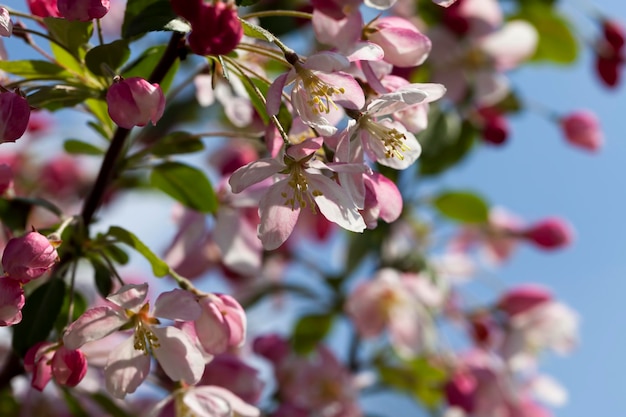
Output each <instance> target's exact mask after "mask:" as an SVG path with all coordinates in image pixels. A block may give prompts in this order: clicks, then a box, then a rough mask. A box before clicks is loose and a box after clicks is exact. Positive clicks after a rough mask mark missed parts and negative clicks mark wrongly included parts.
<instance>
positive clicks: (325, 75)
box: [267, 52, 365, 135]
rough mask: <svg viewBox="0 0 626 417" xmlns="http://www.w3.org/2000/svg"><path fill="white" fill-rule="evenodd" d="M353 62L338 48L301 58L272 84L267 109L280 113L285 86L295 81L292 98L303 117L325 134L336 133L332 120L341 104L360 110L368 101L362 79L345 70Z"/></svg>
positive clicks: (335, 117) (336, 116) (270, 112)
mask: <svg viewBox="0 0 626 417" xmlns="http://www.w3.org/2000/svg"><path fill="white" fill-rule="evenodd" d="M349 65H350V62H349V61H348V59H347V58H346V57H344V56H343V55H340V54H337V53H334V52H320V53H317V54H313V55H311V56H309V57H308V58H307V60H306V61H305V62H301V61H299V60H297V61H296V62H294V63H293V66H292V68H291V70H289V71H288V72H286V73H284V74H282V75H280V76H279V77H278V78H276V80H274V82H273V83H272V85H271V86H270V88H269V90H268V93H267V112H268V113H269V114H270V115H276V114H278V111H279V109H280V103H281V98H282V91H283V88H284V87H285V85H287V84H290V83H294V86H293V89H292V90H291V102H292V105H293V107H294V109H295V110H296V112H297V113H298V115H299V116H300V117H301V118H302V121H303V122H304V123H306V124H307V125H309V126H311V127H312V128H314V129H315V130H316V131H317V132H318V133H319V134H321V135H332V134H334V133H335V132H336V131H337V128H336V127H335V126H334V124H333V123H332V121H333V120H335V119H338V118H339V117H340V109H339V107H338V105H340V106H343V107H345V108H348V109H355V110H356V109H360V108H361V107H363V105H364V104H365V96H364V95H363V90H362V89H361V86H360V85H359V83H358V82H357V81H356V80H355V79H354V77H352V76H351V75H349V74H347V73H345V72H342V71H341V70H344V69H347V68H348V66H349ZM338 112H339V114H338ZM329 119H330V120H329Z"/></svg>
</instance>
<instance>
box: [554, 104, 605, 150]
mask: <svg viewBox="0 0 626 417" xmlns="http://www.w3.org/2000/svg"><path fill="white" fill-rule="evenodd" d="M561 127H562V128H563V132H564V133H565V137H566V139H567V141H568V142H569V143H571V144H572V145H574V146H578V147H580V148H583V149H586V150H589V151H596V150H598V149H599V148H600V147H601V146H602V142H603V137H602V131H601V130H600V123H599V122H598V119H597V117H596V115H595V114H594V113H592V112H590V111H588V110H581V111H576V112H573V113H570V114H568V115H567V116H565V117H563V118H562V119H561Z"/></svg>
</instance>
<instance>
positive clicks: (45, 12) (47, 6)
mask: <svg viewBox="0 0 626 417" xmlns="http://www.w3.org/2000/svg"><path fill="white" fill-rule="evenodd" d="M26 3H28V8H29V9H30V12H31V13H32V14H34V15H35V16H39V17H48V16H52V17H61V14H60V13H59V9H58V8H57V0H26Z"/></svg>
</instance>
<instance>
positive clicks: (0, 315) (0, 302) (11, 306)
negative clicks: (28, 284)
mask: <svg viewBox="0 0 626 417" xmlns="http://www.w3.org/2000/svg"><path fill="white" fill-rule="evenodd" d="M24 302H25V297H24V290H23V289H22V284H21V283H20V282H19V281H16V280H13V279H8V278H0V326H12V325H14V324H17V323H19V322H20V321H22V308H23V307H24Z"/></svg>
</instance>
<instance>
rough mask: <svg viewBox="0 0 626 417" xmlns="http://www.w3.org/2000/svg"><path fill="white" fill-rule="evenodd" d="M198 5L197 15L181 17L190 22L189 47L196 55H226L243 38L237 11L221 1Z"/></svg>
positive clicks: (173, 0)
mask: <svg viewBox="0 0 626 417" xmlns="http://www.w3.org/2000/svg"><path fill="white" fill-rule="evenodd" d="M176 1H177V0H172V2H176ZM200 3H201V6H200V7H199V8H198V14H197V15H194V16H183V17H184V18H186V19H187V20H189V21H190V22H191V34H190V35H189V47H190V48H191V50H192V51H193V52H194V53H196V54H198V55H226V54H227V53H229V52H231V51H232V50H233V49H235V48H236V47H237V45H239V42H241V38H242V37H243V26H242V24H241V22H240V21H239V18H238V16H237V10H236V9H235V7H234V5H232V4H230V3H228V4H227V3H223V2H221V1H218V2H216V3H204V2H202V1H200Z"/></svg>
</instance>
